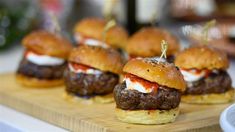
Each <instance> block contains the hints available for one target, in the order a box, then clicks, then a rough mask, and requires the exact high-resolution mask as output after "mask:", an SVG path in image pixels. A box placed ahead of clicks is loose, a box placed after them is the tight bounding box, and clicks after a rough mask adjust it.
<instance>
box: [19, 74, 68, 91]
mask: <svg viewBox="0 0 235 132" xmlns="http://www.w3.org/2000/svg"><path fill="white" fill-rule="evenodd" d="M16 82H18V83H19V84H21V85H23V86H26V87H32V88H49V87H55V86H60V85H63V84H64V81H63V79H53V80H43V79H37V78H33V77H27V76H24V75H20V74H16Z"/></svg>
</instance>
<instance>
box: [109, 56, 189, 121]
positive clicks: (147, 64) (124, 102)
mask: <svg viewBox="0 0 235 132" xmlns="http://www.w3.org/2000/svg"><path fill="white" fill-rule="evenodd" d="M123 71H124V72H125V77H124V80H123V82H122V83H121V84H119V85H117V86H116V87H115V89H114V92H113V93H114V98H115V101H116V117H117V118H118V119H119V120H121V121H123V122H127V123H136V124H163V123H169V122H173V121H175V118H176V117H177V116H178V114H179V104H180V99H181V92H182V91H184V89H185V87H186V85H185V82H184V79H183V76H182V74H181V73H180V71H179V69H178V68H177V67H175V66H174V64H170V63H168V62H163V61H160V60H159V59H155V58H144V59H143V58H136V59H131V60H130V61H128V62H127V64H126V65H125V66H124V69H123Z"/></svg>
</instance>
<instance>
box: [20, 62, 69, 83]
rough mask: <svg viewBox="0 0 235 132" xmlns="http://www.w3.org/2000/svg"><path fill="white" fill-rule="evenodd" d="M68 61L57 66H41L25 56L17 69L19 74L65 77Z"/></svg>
mask: <svg viewBox="0 0 235 132" xmlns="http://www.w3.org/2000/svg"><path fill="white" fill-rule="evenodd" d="M65 67H66V62H65V63H63V64H61V65H55V66H40V65H37V64H34V63H32V62H30V61H28V60H27V59H26V58H23V59H22V60H21V62H20V65H19V68H18V70H17V73H18V74H22V75H24V76H28V77H35V78H38V79H47V80H50V79H60V78H63V73H64V69H65Z"/></svg>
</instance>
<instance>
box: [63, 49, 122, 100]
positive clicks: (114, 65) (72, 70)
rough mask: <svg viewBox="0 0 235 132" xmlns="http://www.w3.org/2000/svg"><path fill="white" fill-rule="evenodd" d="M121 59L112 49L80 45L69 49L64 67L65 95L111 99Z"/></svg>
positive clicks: (76, 97) (79, 97)
mask: <svg viewBox="0 0 235 132" xmlns="http://www.w3.org/2000/svg"><path fill="white" fill-rule="evenodd" d="M122 67H123V62H122V58H121V56H120V54H119V53H118V52H117V51H116V50H113V49H106V48H102V47H99V46H89V45H81V46H79V47H78V48H75V49H73V50H72V52H71V54H70V56H69V62H68V66H67V68H66V70H65V85H66V96H65V97H69V99H71V97H73V98H72V99H73V100H74V99H75V100H77V99H81V98H83V99H82V100H83V101H84V99H86V100H89V101H91V102H93V101H94V102H97V103H109V102H112V101H113V97H112V95H111V96H110V94H111V93H112V92H113V89H114V87H115V86H116V84H117V83H118V82H119V76H118V74H120V73H121V72H122Z"/></svg>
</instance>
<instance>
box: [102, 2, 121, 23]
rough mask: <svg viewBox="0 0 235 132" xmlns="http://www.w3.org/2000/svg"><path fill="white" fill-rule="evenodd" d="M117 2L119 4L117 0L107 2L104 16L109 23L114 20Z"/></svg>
mask: <svg viewBox="0 0 235 132" xmlns="http://www.w3.org/2000/svg"><path fill="white" fill-rule="evenodd" d="M117 2H118V1H117V0H105V3H104V8H103V15H104V17H105V19H106V20H107V21H108V20H110V19H112V17H113V16H112V15H113V10H114V8H115V5H116V4H117Z"/></svg>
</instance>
